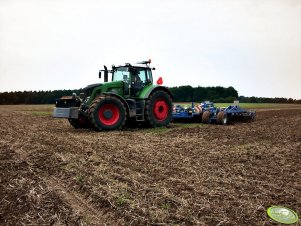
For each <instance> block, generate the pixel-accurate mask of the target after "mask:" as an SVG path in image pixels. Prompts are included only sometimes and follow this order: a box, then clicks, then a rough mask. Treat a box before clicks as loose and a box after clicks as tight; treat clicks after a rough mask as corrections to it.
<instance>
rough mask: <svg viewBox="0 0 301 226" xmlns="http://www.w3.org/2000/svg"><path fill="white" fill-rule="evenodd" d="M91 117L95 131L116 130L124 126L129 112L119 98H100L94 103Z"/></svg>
mask: <svg viewBox="0 0 301 226" xmlns="http://www.w3.org/2000/svg"><path fill="white" fill-rule="evenodd" d="M89 117H90V120H91V123H92V125H93V127H94V129H95V130H98V131H100V130H116V129H120V128H122V127H123V126H124V124H125V122H126V118H127V111H126V108H125V106H124V104H123V103H122V101H121V100H119V99H118V98H116V97H113V96H100V97H97V98H95V100H94V101H93V102H92V104H91V106H90V108H89Z"/></svg>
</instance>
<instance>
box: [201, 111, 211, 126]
mask: <svg viewBox="0 0 301 226" xmlns="http://www.w3.org/2000/svg"><path fill="white" fill-rule="evenodd" d="M209 121H210V112H209V111H205V112H204V113H203V115H202V123H205V124H208V123H209Z"/></svg>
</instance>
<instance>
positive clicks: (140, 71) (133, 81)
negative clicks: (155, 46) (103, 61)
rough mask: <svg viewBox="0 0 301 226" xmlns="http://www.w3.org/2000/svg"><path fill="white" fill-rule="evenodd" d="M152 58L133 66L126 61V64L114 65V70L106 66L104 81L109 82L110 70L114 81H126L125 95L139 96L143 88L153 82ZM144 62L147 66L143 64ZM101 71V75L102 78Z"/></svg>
mask: <svg viewBox="0 0 301 226" xmlns="http://www.w3.org/2000/svg"><path fill="white" fill-rule="evenodd" d="M150 63H151V60H148V61H142V62H138V63H137V64H139V66H133V65H131V64H129V63H126V64H125V65H124V66H118V67H115V66H114V65H113V66H112V70H110V71H109V70H107V67H106V66H105V70H101V71H104V74H105V75H104V82H108V72H110V73H112V82H119V81H122V82H123V83H124V90H123V95H125V96H130V97H137V96H138V95H139V94H140V92H141V90H143V88H144V87H145V86H147V85H151V84H153V76H152V70H154V68H150V67H149V64H150ZM141 64H144V65H145V66H141ZM101 71H100V73H99V77H100V78H101Z"/></svg>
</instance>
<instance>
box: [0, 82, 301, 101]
mask: <svg viewBox="0 0 301 226" xmlns="http://www.w3.org/2000/svg"><path fill="white" fill-rule="evenodd" d="M170 90H171V92H172V94H173V101H175V102H190V101H195V102H202V101H205V100H211V101H213V102H216V103H231V102H233V101H234V100H239V101H240V102H241V103H298V104H301V100H296V99H292V98H288V99H287V98H265V97H245V96H239V95H238V92H237V90H235V89H234V88H233V87H232V86H230V87H227V88H225V87H221V86H216V87H201V86H198V87H192V86H176V87H170ZM80 92H81V90H80V89H75V90H54V91H23V92H21V91H16V92H2V93H0V104H54V103H55V101H56V99H57V98H59V97H61V96H68V95H72V93H77V94H79V93H80Z"/></svg>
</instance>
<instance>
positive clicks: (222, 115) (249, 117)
mask: <svg viewBox="0 0 301 226" xmlns="http://www.w3.org/2000/svg"><path fill="white" fill-rule="evenodd" d="M255 117H256V112H255V111H249V110H246V109H243V108H241V107H239V106H238V105H230V106H228V107H226V108H218V107H216V106H215V105H214V103H213V102H211V101H205V102H202V103H201V104H199V105H194V103H193V102H192V105H191V107H186V108H185V107H183V106H181V105H176V106H175V107H174V108H173V114H172V119H173V120H174V121H177V120H182V121H183V120H184V121H185V120H186V121H187V120H191V119H198V120H199V121H201V122H202V123H205V124H219V125H226V124H229V123H230V122H235V121H243V122H250V121H253V120H255Z"/></svg>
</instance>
